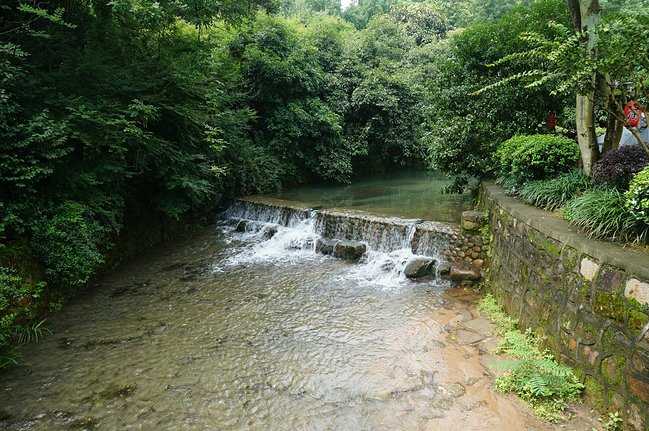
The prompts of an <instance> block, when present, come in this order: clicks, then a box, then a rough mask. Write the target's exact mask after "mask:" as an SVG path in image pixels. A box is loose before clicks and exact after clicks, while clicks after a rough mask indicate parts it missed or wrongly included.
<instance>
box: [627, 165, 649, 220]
mask: <svg viewBox="0 0 649 431" xmlns="http://www.w3.org/2000/svg"><path fill="white" fill-rule="evenodd" d="M626 207H627V209H628V210H629V211H630V212H631V214H632V215H633V217H634V218H635V219H636V220H637V221H638V222H639V223H642V224H644V225H647V226H649V168H645V169H643V170H642V171H640V172H639V173H638V174H637V175H636V176H634V177H633V179H632V180H631V184H630V185H629V191H628V192H627V193H626Z"/></svg>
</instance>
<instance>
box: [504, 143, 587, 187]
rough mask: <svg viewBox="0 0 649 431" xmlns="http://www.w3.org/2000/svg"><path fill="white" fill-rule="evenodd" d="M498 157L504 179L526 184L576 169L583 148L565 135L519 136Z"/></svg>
mask: <svg viewBox="0 0 649 431" xmlns="http://www.w3.org/2000/svg"><path fill="white" fill-rule="evenodd" d="M496 157H497V159H498V161H499V164H500V174H501V176H502V177H509V178H512V179H513V180H514V181H515V182H516V183H517V184H519V185H522V184H525V183H526V182H528V181H534V180H544V179H547V178H551V177H554V176H557V175H559V174H562V173H565V172H568V171H570V170H571V169H574V168H575V166H576V165H577V161H578V160H579V147H578V146H577V144H576V143H575V142H574V141H573V140H572V139H568V138H565V137H563V136H558V135H519V136H514V137H513V138H511V139H509V140H507V141H505V142H503V143H502V144H501V145H500V147H499V148H498V151H497V152H496Z"/></svg>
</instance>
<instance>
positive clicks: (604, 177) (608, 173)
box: [593, 145, 649, 190]
mask: <svg viewBox="0 0 649 431" xmlns="http://www.w3.org/2000/svg"><path fill="white" fill-rule="evenodd" d="M647 165H649V155H647V153H646V152H645V151H644V150H643V149H642V148H641V147H640V146H639V145H625V146H623V147H620V148H618V149H616V150H611V151H609V152H607V153H606V154H604V156H603V157H602V158H601V159H600V160H599V161H598V162H597V163H596V164H595V166H593V182H594V183H595V184H597V185H604V186H611V187H615V188H617V189H618V190H626V189H627V188H628V187H629V183H630V182H631V179H632V178H633V176H634V175H635V174H637V173H638V172H640V171H641V170H642V169H643V168H644V167H645V166H647Z"/></svg>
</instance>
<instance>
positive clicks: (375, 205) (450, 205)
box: [277, 171, 469, 222]
mask: <svg viewBox="0 0 649 431" xmlns="http://www.w3.org/2000/svg"><path fill="white" fill-rule="evenodd" d="M449 184H450V180H449V179H448V178H447V177H444V176H442V175H440V174H435V173H427V172H421V171H405V172H400V173H394V174H389V175H386V176H385V177H384V178H370V179H366V180H357V181H354V183H353V184H351V185H347V186H321V187H314V186H308V187H301V188H296V189H291V190H287V191H285V192H282V193H280V194H278V195H277V197H280V198H283V199H289V200H294V201H299V202H302V203H304V204H305V206H307V207H311V208H315V207H318V208H346V209H358V210H363V211H367V212H371V213H374V214H379V215H390V216H396V217H402V218H414V219H424V220H434V221H446V222H459V220H460V215H461V213H462V210H463V208H464V207H466V206H467V204H468V201H469V197H468V196H467V195H457V194H444V193H442V190H443V189H444V187H446V186H447V185H449Z"/></svg>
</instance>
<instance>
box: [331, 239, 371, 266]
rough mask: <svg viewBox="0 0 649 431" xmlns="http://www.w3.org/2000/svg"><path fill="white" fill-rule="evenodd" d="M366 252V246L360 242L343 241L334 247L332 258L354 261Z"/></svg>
mask: <svg viewBox="0 0 649 431" xmlns="http://www.w3.org/2000/svg"><path fill="white" fill-rule="evenodd" d="M365 251H367V246H366V245H365V244H363V243H362V242H360V241H350V240H343V241H338V242H337V243H336V245H335V246H334V256H335V257H339V258H341V259H345V260H350V261H356V260H358V259H360V258H361V256H363V255H364V254H365Z"/></svg>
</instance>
